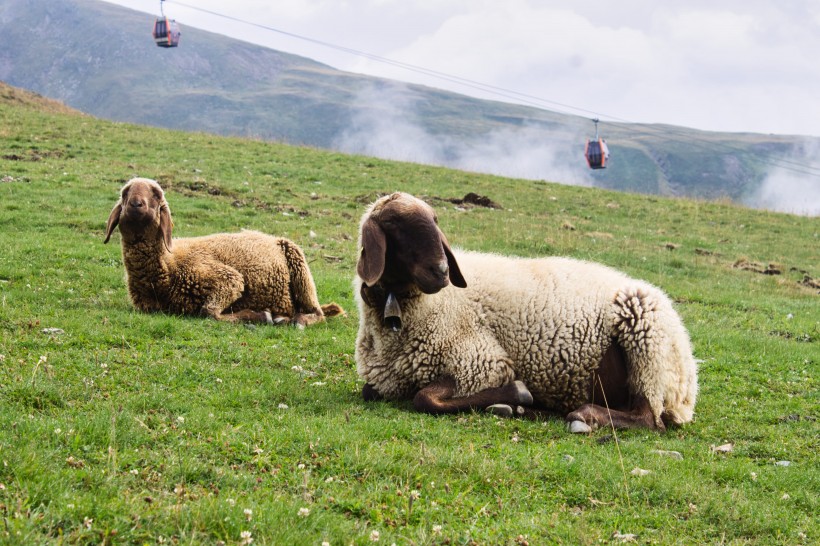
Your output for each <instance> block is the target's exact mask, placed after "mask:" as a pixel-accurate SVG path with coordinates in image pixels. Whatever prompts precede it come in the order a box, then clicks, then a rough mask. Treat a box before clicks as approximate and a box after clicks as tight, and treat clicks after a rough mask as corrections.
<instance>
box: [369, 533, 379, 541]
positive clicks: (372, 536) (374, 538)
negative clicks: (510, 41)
mask: <svg viewBox="0 0 820 546" xmlns="http://www.w3.org/2000/svg"><path fill="white" fill-rule="evenodd" d="M378 541H379V532H378V531H370V542H378Z"/></svg>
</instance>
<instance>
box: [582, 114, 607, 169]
mask: <svg viewBox="0 0 820 546" xmlns="http://www.w3.org/2000/svg"><path fill="white" fill-rule="evenodd" d="M592 121H593V122H594V123H595V139H589V140H587V145H586V148H584V156H585V157H586V158H587V164H588V165H589V168H590V169H606V163H607V161H609V148H608V147H607V145H606V140H604V139H602V138H601V137H599V136H598V119H597V118H596V119H593V120H592Z"/></svg>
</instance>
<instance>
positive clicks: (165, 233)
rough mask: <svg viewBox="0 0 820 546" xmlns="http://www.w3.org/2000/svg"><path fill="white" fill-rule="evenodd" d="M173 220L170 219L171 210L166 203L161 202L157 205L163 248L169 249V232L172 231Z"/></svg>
mask: <svg viewBox="0 0 820 546" xmlns="http://www.w3.org/2000/svg"><path fill="white" fill-rule="evenodd" d="M173 227H174V222H173V221H172V220H171V210H170V209H169V208H168V204H167V203H163V204H162V205H161V206H160V207H159V230H160V232H161V233H162V238H163V240H164V241H165V248H167V249H168V251H169V252H170V251H171V232H172V231H173Z"/></svg>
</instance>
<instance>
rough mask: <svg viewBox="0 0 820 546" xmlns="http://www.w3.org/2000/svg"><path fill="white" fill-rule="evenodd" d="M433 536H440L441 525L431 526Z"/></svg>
mask: <svg viewBox="0 0 820 546" xmlns="http://www.w3.org/2000/svg"><path fill="white" fill-rule="evenodd" d="M433 534H434V535H439V534H441V525H433Z"/></svg>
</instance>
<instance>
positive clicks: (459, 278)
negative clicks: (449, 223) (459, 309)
mask: <svg viewBox="0 0 820 546" xmlns="http://www.w3.org/2000/svg"><path fill="white" fill-rule="evenodd" d="M439 233H441V230H439ZM441 246H443V247H444V255H445V256H447V265H448V266H449V267H450V283H451V284H452V285H453V286H457V287H459V288H467V281H465V280H464V275H462V274H461V269H459V267H458V262H456V257H455V256H454V255H453V251H452V250H450V243H449V242H447V237H445V236H444V233H441Z"/></svg>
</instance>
